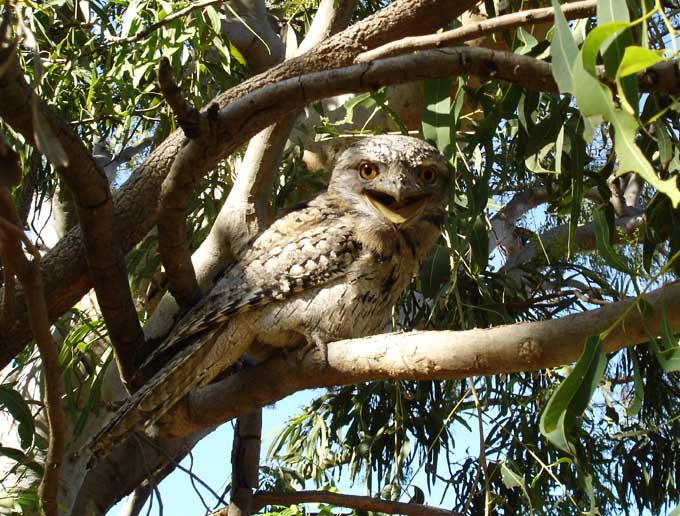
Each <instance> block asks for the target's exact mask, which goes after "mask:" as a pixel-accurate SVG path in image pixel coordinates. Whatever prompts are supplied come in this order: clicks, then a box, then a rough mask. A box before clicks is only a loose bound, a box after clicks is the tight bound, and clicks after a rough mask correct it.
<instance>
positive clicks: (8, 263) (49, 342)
mask: <svg viewBox="0 0 680 516" xmlns="http://www.w3.org/2000/svg"><path fill="white" fill-rule="evenodd" d="M0 196H1V198H2V201H1V202H0V252H1V254H2V260H3V263H4V264H5V270H6V271H7V270H10V271H13V272H15V273H16V275H17V277H18V278H19V281H20V282H21V286H22V288H23V290H24V292H25V298H26V305H27V308H28V314H29V323H30V326H31V331H32V332H33V336H34V338H35V341H36V343H37V345H38V351H39V352H40V358H41V360H42V367H43V381H44V389H45V408H46V411H47V422H48V427H49V442H48V448H47V456H46V458H45V470H44V473H43V478H42V481H41V482H40V487H39V489H38V495H39V499H40V506H41V508H42V510H43V511H44V513H45V514H46V515H47V516H57V490H58V487H59V469H60V467H61V464H62V462H63V460H64V445H65V435H64V431H65V426H64V425H65V424H64V412H63V407H62V405H61V398H62V397H63V394H64V386H63V384H62V380H61V367H60V365H59V355H58V352H57V345H56V343H55V342H54V340H53V339H52V334H51V333H50V322H49V318H48V315H47V304H46V302H45V294H44V291H43V286H42V279H41V276H40V253H39V252H38V249H37V248H36V247H35V246H34V245H33V244H32V243H31V241H30V240H29V239H28V237H27V236H26V235H25V234H24V232H23V231H22V229H21V227H20V226H19V225H18V224H20V219H19V215H18V213H17V211H16V208H15V207H14V205H13V204H12V202H11V197H10V194H9V190H8V189H7V187H5V186H2V187H0ZM22 244H23V246H24V247H25V248H26V250H27V251H28V252H29V253H30V254H31V255H32V257H33V259H32V260H30V261H29V260H28V259H27V258H26V256H25V255H24V252H23V249H22ZM4 308H5V307H3V310H4ZM4 315H5V314H4V313H3V316H4Z"/></svg>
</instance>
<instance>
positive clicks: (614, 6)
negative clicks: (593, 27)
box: [597, 0, 630, 25]
mask: <svg viewBox="0 0 680 516" xmlns="http://www.w3.org/2000/svg"><path fill="white" fill-rule="evenodd" d="M611 21H626V22H627V21H630V14H629V13H628V6H627V5H626V0H597V24H598V25H603V24H605V23H608V22H611Z"/></svg>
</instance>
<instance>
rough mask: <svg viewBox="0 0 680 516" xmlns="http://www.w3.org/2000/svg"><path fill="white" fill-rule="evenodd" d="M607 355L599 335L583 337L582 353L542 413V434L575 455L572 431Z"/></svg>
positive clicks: (600, 376) (595, 383) (600, 375)
mask: <svg viewBox="0 0 680 516" xmlns="http://www.w3.org/2000/svg"><path fill="white" fill-rule="evenodd" d="M606 364H607V357H606V355H605V353H604V352H603V351H602V341H601V339H600V338H599V337H588V339H586V342H585V345H584V348H583V354H582V355H581V357H580V358H579V359H578V361H577V362H576V365H575V366H574V368H573V369H572V371H571V373H569V375H568V376H567V377H566V378H565V379H564V380H563V381H562V383H561V384H560V385H559V387H557V389H556V390H555V392H554V393H553V395H552V396H551V397H550V400H549V401H548V404H547V405H546V407H545V409H544V410H543V414H541V422H540V429H541V433H542V434H543V435H544V436H545V437H546V438H547V439H548V441H550V442H551V443H552V444H553V445H554V446H556V447H557V448H559V449H560V450H562V451H564V452H566V453H568V454H570V455H574V454H575V453H576V448H575V447H574V441H573V439H574V432H575V430H576V427H577V425H578V418H579V417H580V416H581V415H582V414H583V412H584V411H585V409H586V408H587V406H588V403H589V401H590V397H591V396H592V394H593V391H594V390H595V388H596V387H597V385H598V383H599V382H600V378H602V373H603V372H604V368H605V366H606Z"/></svg>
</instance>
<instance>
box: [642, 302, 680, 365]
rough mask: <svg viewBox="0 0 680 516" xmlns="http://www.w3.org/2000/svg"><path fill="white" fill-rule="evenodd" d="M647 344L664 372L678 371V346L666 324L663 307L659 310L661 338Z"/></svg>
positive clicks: (679, 355) (679, 363) (679, 358)
mask: <svg viewBox="0 0 680 516" xmlns="http://www.w3.org/2000/svg"><path fill="white" fill-rule="evenodd" d="M649 344H650V347H651V348H652V350H653V351H654V354H655V355H656V359H657V361H658V362H659V365H660V366H661V367H662V368H663V370H664V371H666V372H668V373H671V372H673V371H680V346H678V339H677V338H676V337H675V335H674V334H673V330H672V329H671V326H670V324H669V323H668V317H666V309H665V307H662V308H661V338H660V339H659V340H658V341H657V339H654V338H652V339H650V341H649Z"/></svg>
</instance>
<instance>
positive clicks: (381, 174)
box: [92, 136, 449, 456]
mask: <svg viewBox="0 0 680 516" xmlns="http://www.w3.org/2000/svg"><path fill="white" fill-rule="evenodd" d="M448 183H449V173H448V167H447V164H446V161H445V159H444V157H443V156H442V155H441V154H440V153H439V152H438V151H437V150H436V149H435V148H434V147H432V146H431V145H429V144H427V143H425V142H423V141H421V140H418V139H416V138H411V137H407V136H373V137H367V138H364V139H361V140H359V141H358V142H357V143H355V144H353V145H352V146H350V147H349V148H347V149H346V150H345V151H344V152H343V153H342V154H341V155H340V156H339V157H338V159H337V161H336V164H335V167H334V169H333V172H332V174H331V179H330V183H329V185H328V190H327V191H325V192H322V193H321V194H319V195H317V196H316V197H315V198H314V199H312V200H311V201H309V202H307V203H306V204H305V205H304V206H302V207H300V208H299V209H298V210H296V211H293V212H291V213H289V214H287V215H285V216H284V217H282V218H281V219H279V220H277V221H276V222H275V223H274V224H272V226H271V227H269V228H268V229H267V230H266V231H264V232H263V233H261V234H260V235H259V236H258V237H256V238H255V239H254V241H253V242H252V243H251V245H250V246H248V247H247V248H246V249H245V251H244V252H243V253H242V255H241V256H240V258H239V260H238V261H237V262H236V263H235V264H234V265H233V266H232V267H230V268H229V269H228V270H227V271H226V272H225V273H224V274H223V276H222V277H221V279H219V281H218V282H217V283H216V284H215V287H214V288H213V289H212V290H211V291H210V293H209V294H208V295H207V296H206V297H205V298H204V299H203V300H202V301H201V302H199V303H198V304H197V305H196V306H195V307H194V308H192V310H191V311H190V312H188V313H187V314H186V315H185V316H184V317H183V318H182V320H181V321H180V322H179V324H178V325H177V328H176V330H175V331H174V332H173V333H171V335H170V336H169V338H168V339H167V340H166V344H165V345H164V346H163V350H167V349H173V348H181V349H180V351H178V353H177V355H176V356H175V357H174V358H172V359H171V360H170V362H168V363H167V364H166V365H165V366H164V367H163V368H162V369H160V370H159V371H158V373H156V375H155V376H153V377H152V378H151V379H150V381H149V382H147V383H146V384H145V385H144V386H143V387H142V388H141V389H140V390H138V391H137V392H135V393H134V394H133V395H132V396H131V397H130V398H129V399H128V400H127V401H126V402H125V403H124V404H123V406H122V407H121V408H120V410H118V412H117V413H116V414H115V415H114V417H113V419H112V420H111V421H110V422H109V423H108V424H107V425H106V426H105V427H104V428H103V429H102V431H101V432H100V433H99V434H98V436H96V437H95V439H94V444H93V446H92V448H93V450H92V451H93V453H94V455H95V456H99V455H103V454H104V453H106V452H107V451H108V450H110V449H111V447H112V444H115V443H116V442H117V441H119V440H122V438H124V437H125V436H126V435H127V434H128V433H129V432H130V430H133V429H141V428H142V427H144V426H149V425H151V424H152V423H153V422H155V421H156V420H158V419H159V418H160V417H161V416H162V415H163V414H165V412H167V411H168V410H169V409H170V408H171V407H172V406H173V405H174V404H175V403H177V402H178V401H179V400H180V399H181V398H183V397H184V396H185V395H186V394H187V393H188V392H189V391H190V390H191V389H192V388H194V387H196V386H203V385H205V384H207V383H209V382H210V381H212V380H213V379H214V378H215V376H217V375H218V374H219V373H220V372H221V371H223V370H224V369H226V368H227V367H229V366H230V365H232V364H233V363H234V362H235V361H237V360H238V359H239V358H240V357H241V356H242V355H243V354H244V353H245V352H246V351H249V353H253V352H255V354H256V355H259V356H263V354H266V350H267V349H269V348H271V347H274V348H276V347H285V348H290V347H296V346H303V345H305V344H310V343H313V344H316V345H325V343H328V342H332V341H335V340H339V339H348V338H356V337H364V336H367V335H371V334H374V333H377V332H380V331H382V330H383V329H384V328H385V326H386V324H387V323H388V321H389V318H390V315H391V311H392V307H393V306H394V304H395V303H396V301H397V299H398V298H399V296H400V295H401V293H402V292H403V291H404V289H405V288H406V287H407V286H408V285H409V283H410V281H411V278H412V277H413V275H414V274H415V273H416V272H417V271H418V269H419V267H420V264H421V263H422V261H423V260H424V259H425V257H426V256H427V255H428V253H429V252H430V249H431V248H432V246H433V244H434V243H435V241H436V240H437V238H438V237H439V234H440V225H441V223H442V219H443V213H444V205H445V203H446V200H447V198H448ZM270 351H271V350H270ZM152 358H153V357H152Z"/></svg>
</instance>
